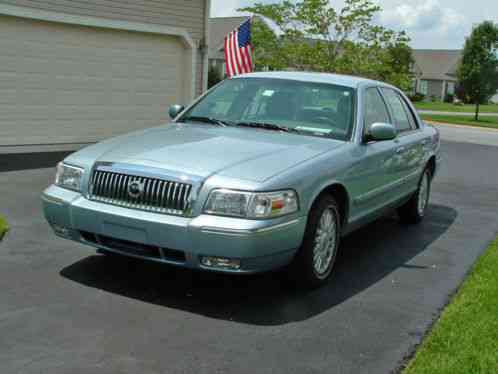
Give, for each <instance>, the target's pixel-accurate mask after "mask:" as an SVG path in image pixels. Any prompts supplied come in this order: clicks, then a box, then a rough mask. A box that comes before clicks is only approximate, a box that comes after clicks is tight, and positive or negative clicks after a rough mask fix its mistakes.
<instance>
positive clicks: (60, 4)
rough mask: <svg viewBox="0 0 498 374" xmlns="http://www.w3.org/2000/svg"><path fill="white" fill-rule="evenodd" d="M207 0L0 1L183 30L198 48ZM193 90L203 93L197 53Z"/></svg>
mask: <svg viewBox="0 0 498 374" xmlns="http://www.w3.org/2000/svg"><path fill="white" fill-rule="evenodd" d="M206 1H207V0H0V4H8V5H15V6H25V7H30V8H34V9H41V10H45V11H52V12H59V13H66V14H73V15H80V16H90V17H100V18H108V19H116V20H124V21H130V22H141V23H151V24H158V25H165V26H172V27H179V28H183V29H185V30H187V31H188V33H189V34H190V35H191V37H192V39H193V40H194V42H195V43H196V45H199V42H200V41H201V39H203V38H204V37H205V34H204V32H205V31H204V30H205V27H206V25H205V20H206V17H205V8H206V6H205V4H206ZM196 70H197V72H196V88H197V93H198V94H199V93H201V91H202V71H203V56H202V54H201V53H200V52H198V53H197V69H196Z"/></svg>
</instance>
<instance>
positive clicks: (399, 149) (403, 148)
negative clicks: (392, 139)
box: [395, 147, 406, 155]
mask: <svg viewBox="0 0 498 374" xmlns="http://www.w3.org/2000/svg"><path fill="white" fill-rule="evenodd" d="M405 151H406V148H405V147H399V148H396V151H395V152H396V154H397V155H400V154H402V153H404V152H405Z"/></svg>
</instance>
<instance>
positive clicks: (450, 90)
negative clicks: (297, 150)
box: [447, 82, 455, 95]
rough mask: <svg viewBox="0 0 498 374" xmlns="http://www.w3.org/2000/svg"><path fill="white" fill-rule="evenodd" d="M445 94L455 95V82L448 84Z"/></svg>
mask: <svg viewBox="0 0 498 374" xmlns="http://www.w3.org/2000/svg"><path fill="white" fill-rule="evenodd" d="M447 93H448V95H454V94H455V82H448V88H447Z"/></svg>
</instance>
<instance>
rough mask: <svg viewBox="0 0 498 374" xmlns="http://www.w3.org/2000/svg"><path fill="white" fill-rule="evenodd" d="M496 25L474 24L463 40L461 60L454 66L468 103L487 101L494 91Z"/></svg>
mask: <svg viewBox="0 0 498 374" xmlns="http://www.w3.org/2000/svg"><path fill="white" fill-rule="evenodd" d="M497 53H498V26H497V25H495V24H494V23H493V22H491V21H485V22H483V23H481V24H480V25H478V26H476V27H474V29H473V30H472V33H471V34H470V37H468V38H467V40H466V41H465V46H464V49H463V56H462V62H461V64H460V67H459V68H458V72H457V76H458V80H459V85H460V87H461V88H462V89H463V91H464V92H465V96H466V97H467V98H468V99H469V101H470V102H472V103H473V104H475V105H476V110H475V120H476V121H478V120H479V105H480V104H483V103H486V102H487V101H489V99H490V98H491V96H493V95H494V94H495V93H496V91H497V90H498V58H497Z"/></svg>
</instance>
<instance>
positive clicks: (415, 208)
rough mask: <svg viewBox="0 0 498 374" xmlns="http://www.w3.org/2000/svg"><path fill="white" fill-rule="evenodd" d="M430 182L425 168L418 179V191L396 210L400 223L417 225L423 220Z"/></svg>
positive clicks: (430, 177)
mask: <svg viewBox="0 0 498 374" xmlns="http://www.w3.org/2000/svg"><path fill="white" fill-rule="evenodd" d="M431 181H432V175H431V172H430V170H429V169H428V168H426V169H425V170H424V173H423V174H422V177H421V178H420V181H419V183H418V189H417V191H416V192H415V194H414V195H413V196H412V197H411V198H410V200H408V202H406V203H405V204H404V205H403V206H401V207H400V208H398V215H399V217H400V219H401V222H404V223H419V222H421V221H422V220H423V219H424V217H425V214H426V211H427V206H428V205H429V197H430V193H431Z"/></svg>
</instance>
